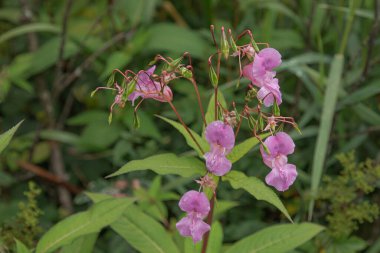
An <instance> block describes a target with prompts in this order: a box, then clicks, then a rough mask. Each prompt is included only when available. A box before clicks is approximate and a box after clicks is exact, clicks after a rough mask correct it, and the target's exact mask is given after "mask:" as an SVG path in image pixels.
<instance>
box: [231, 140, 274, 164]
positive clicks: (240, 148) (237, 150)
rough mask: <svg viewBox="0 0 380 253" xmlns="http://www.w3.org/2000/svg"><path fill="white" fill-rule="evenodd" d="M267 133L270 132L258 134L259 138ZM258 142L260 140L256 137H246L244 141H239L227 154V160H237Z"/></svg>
mask: <svg viewBox="0 0 380 253" xmlns="http://www.w3.org/2000/svg"><path fill="white" fill-rule="evenodd" d="M268 135H270V134H269V133H267V134H262V135H260V138H262V139H264V138H265V137H267V136H268ZM259 143H260V142H259V140H258V139H257V138H256V137H251V138H249V139H246V140H245V141H243V142H241V143H239V144H238V145H236V146H235V147H234V148H233V149H232V151H231V153H229V154H228V155H227V158H228V160H230V161H231V162H232V163H234V162H237V161H239V160H240V159H241V158H242V157H243V156H244V155H245V154H247V153H248V152H249V151H250V150H251V149H252V148H253V147H255V146H256V145H257V144H259Z"/></svg>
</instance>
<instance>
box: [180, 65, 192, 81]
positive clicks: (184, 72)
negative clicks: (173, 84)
mask: <svg viewBox="0 0 380 253" xmlns="http://www.w3.org/2000/svg"><path fill="white" fill-rule="evenodd" d="M179 71H180V72H181V75H183V76H184V77H185V78H188V79H190V78H193V72H192V71H191V70H190V69H188V68H186V67H184V66H180V67H179Z"/></svg>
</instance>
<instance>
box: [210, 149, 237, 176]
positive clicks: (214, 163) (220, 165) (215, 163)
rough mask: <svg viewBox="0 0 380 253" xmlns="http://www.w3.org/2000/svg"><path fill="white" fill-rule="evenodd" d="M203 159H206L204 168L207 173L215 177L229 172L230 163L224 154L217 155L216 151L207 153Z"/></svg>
mask: <svg viewBox="0 0 380 253" xmlns="http://www.w3.org/2000/svg"><path fill="white" fill-rule="evenodd" d="M204 158H205V159H206V167H207V169H208V171H210V172H211V173H213V174H215V175H217V176H223V175H225V174H226V173H227V172H229V171H230V170H231V167H232V163H231V162H230V160H228V159H227V158H226V156H225V155H224V154H222V153H219V152H218V151H216V150H212V151H211V152H207V153H206V154H205V155H204Z"/></svg>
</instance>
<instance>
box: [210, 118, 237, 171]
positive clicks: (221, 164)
mask: <svg viewBox="0 0 380 253" xmlns="http://www.w3.org/2000/svg"><path fill="white" fill-rule="evenodd" d="M205 135H206V140H207V142H208V143H209V144H210V152H208V153H206V154H205V155H204V158H205V159H206V167H207V169H208V170H209V171H210V172H211V173H213V174H215V175H217V176H223V175H224V174H226V173H227V172H229V171H230V170H231V167H232V164H231V162H230V161H229V160H228V159H227V158H226V155H227V154H228V153H230V152H231V150H232V148H233V147H234V145H235V134H234V130H233V129H232V127H231V126H230V125H228V124H225V123H223V122H222V121H214V122H212V123H210V124H209V125H208V126H207V128H206V133H205Z"/></svg>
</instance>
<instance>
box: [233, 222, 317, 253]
mask: <svg viewBox="0 0 380 253" xmlns="http://www.w3.org/2000/svg"><path fill="white" fill-rule="evenodd" d="M323 229H324V228H323V227H322V226H320V225H316V224H313V223H301V224H286V225H276V226H271V227H269V228H265V229H263V230H260V231H259V232H257V233H254V234H253V235H250V236H247V237H245V238H243V239H242V240H240V241H238V242H237V243H235V244H234V245H233V246H232V247H230V248H228V250H227V251H226V253H236V252H239V253H273V252H276V253H282V252H288V251H289V250H292V249H294V248H296V247H298V246H300V245H302V244H303V243H305V242H307V241H308V240H310V239H311V238H313V237H314V236H315V235H317V234H318V233H319V232H321V231H322V230H323Z"/></svg>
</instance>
